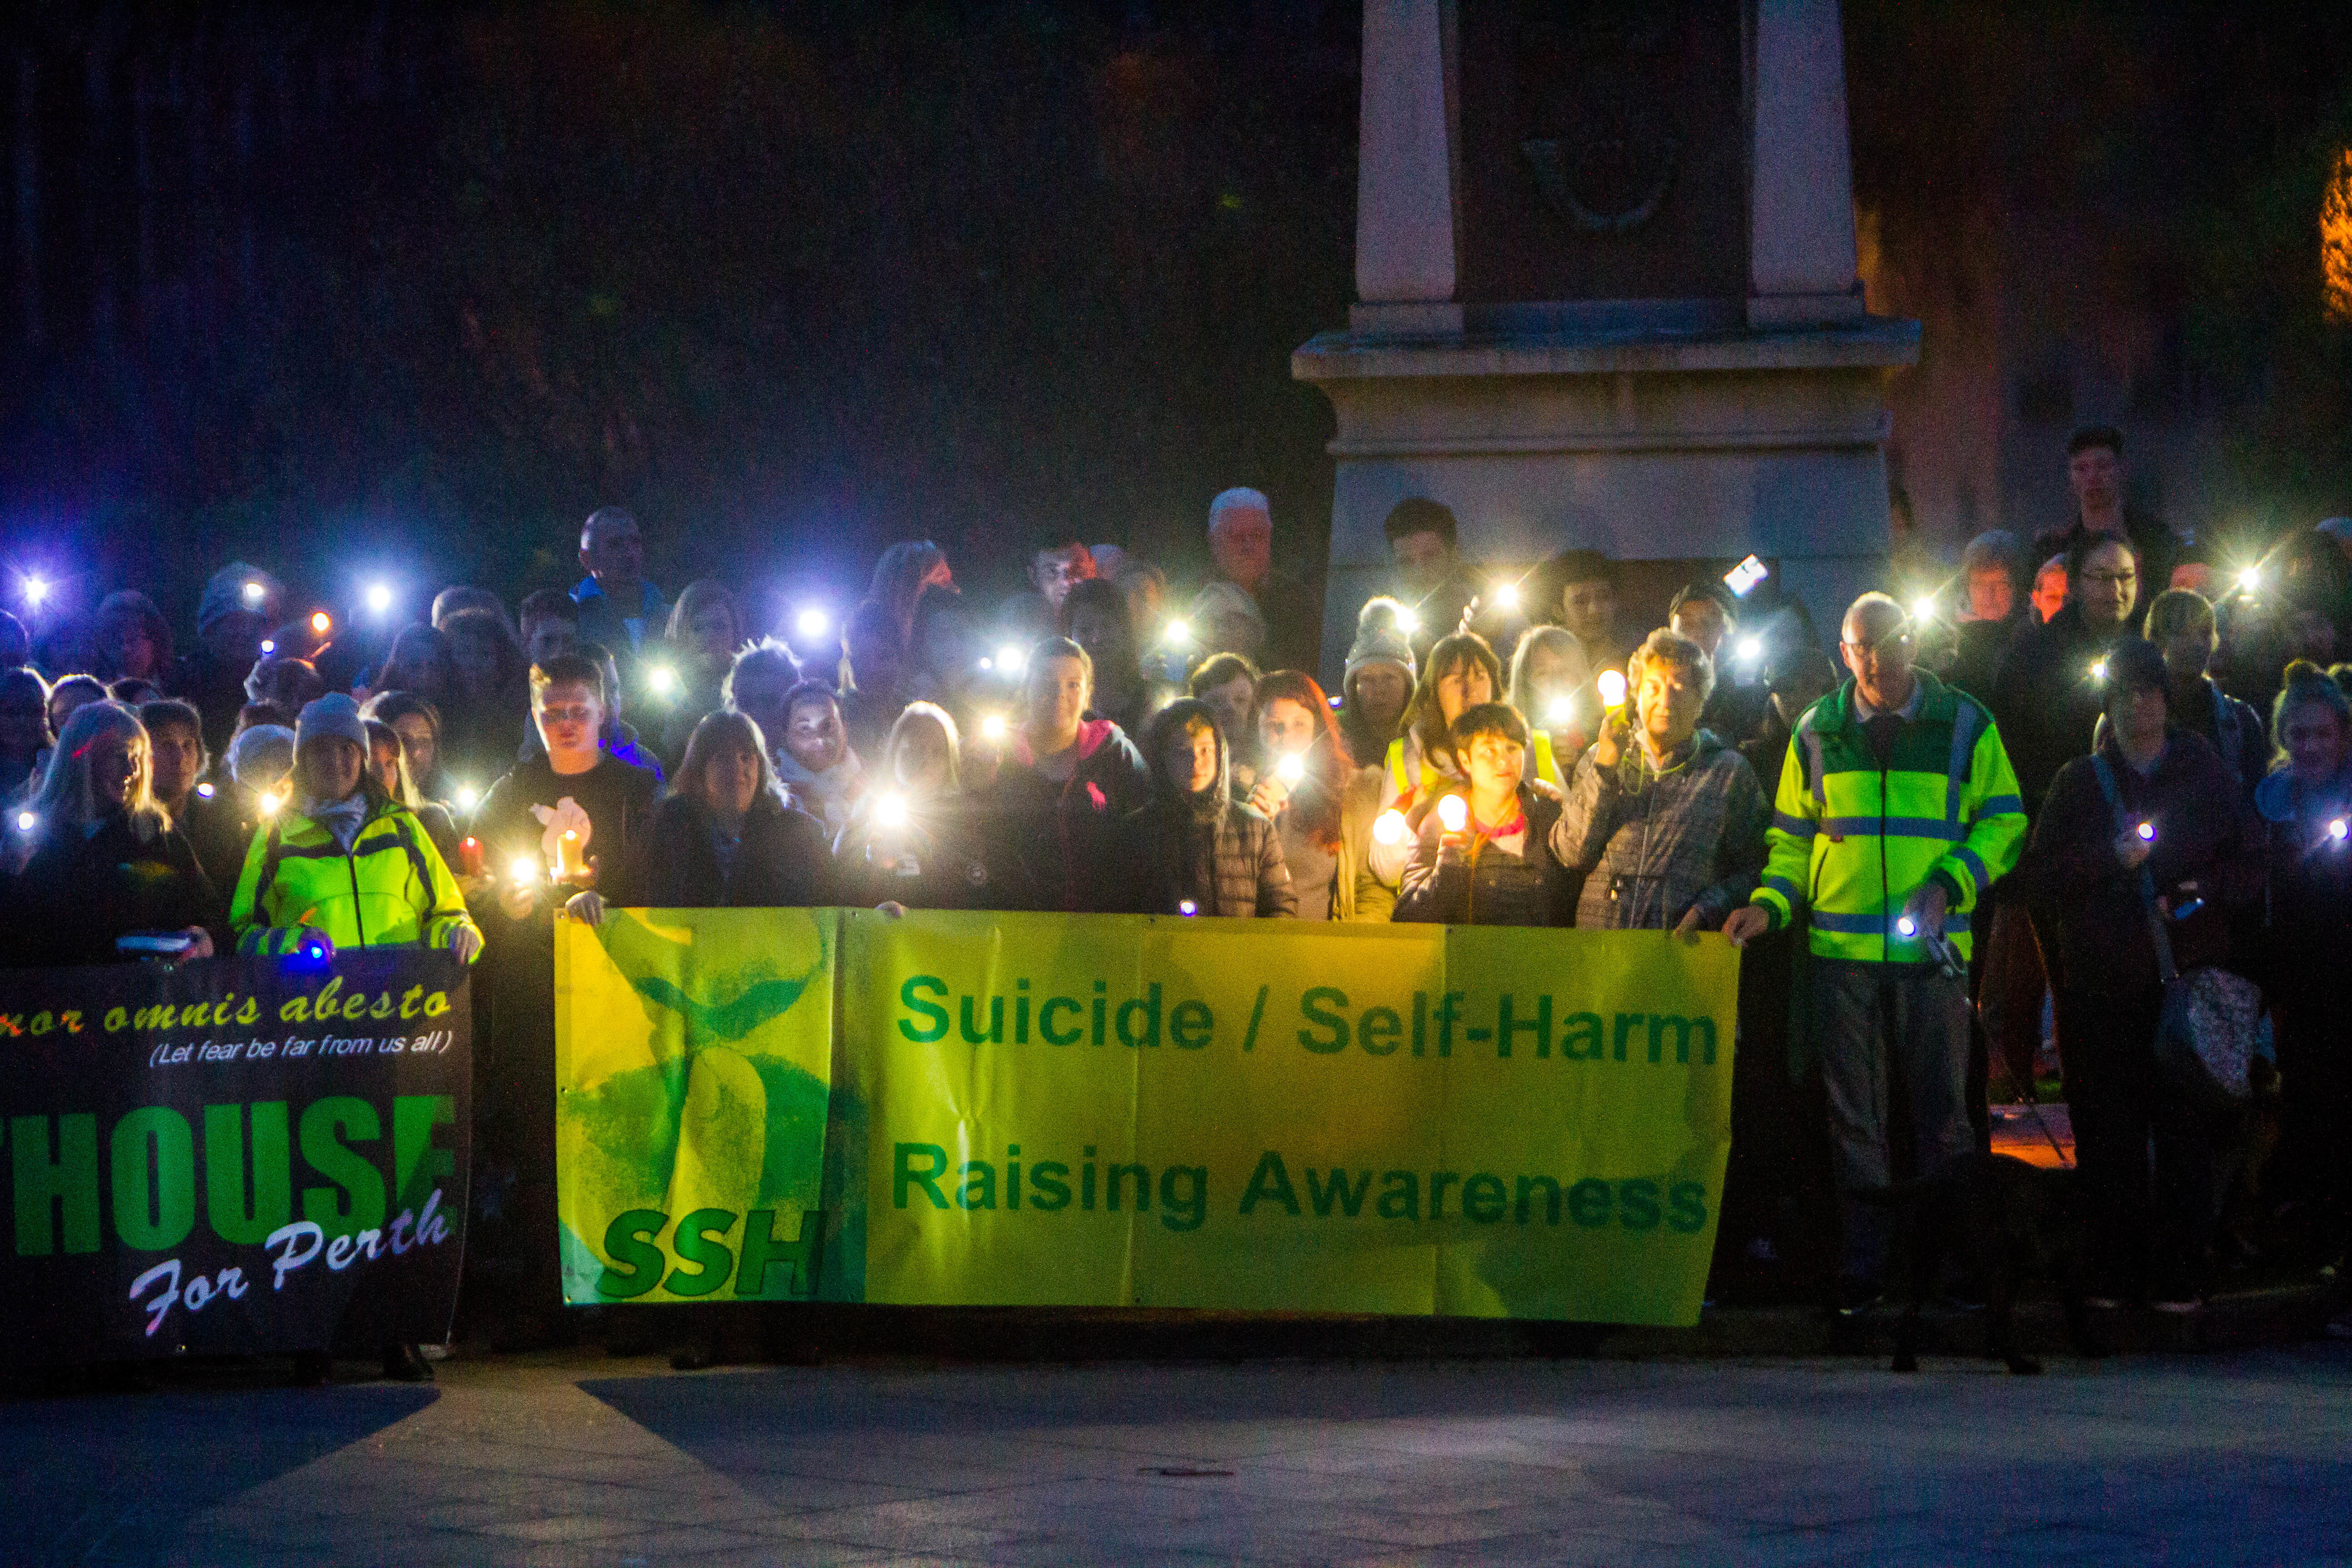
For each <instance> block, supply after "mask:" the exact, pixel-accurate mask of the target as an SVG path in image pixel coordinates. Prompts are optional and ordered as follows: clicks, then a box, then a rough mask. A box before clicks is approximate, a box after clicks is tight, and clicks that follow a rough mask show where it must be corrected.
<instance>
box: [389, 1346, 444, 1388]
mask: <svg viewBox="0 0 2352 1568" xmlns="http://www.w3.org/2000/svg"><path fill="white" fill-rule="evenodd" d="M383 1375H384V1376H386V1377H388V1378H390V1379H391V1380H392V1381H393V1382H394V1383H430V1382H432V1381H433V1363H431V1362H429V1361H426V1360H425V1356H424V1352H421V1351H419V1350H418V1349H417V1348H416V1347H415V1345H412V1344H406V1343H394V1344H389V1345H386V1346H384V1347H383Z"/></svg>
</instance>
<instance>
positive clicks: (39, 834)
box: [0, 701, 220, 968]
mask: <svg viewBox="0 0 2352 1568" xmlns="http://www.w3.org/2000/svg"><path fill="white" fill-rule="evenodd" d="M153 773H154V766H153V752H152V747H151V746H150V744H149V742H148V737H147V731H146V730H145V728H144V727H143V726H142V725H141V723H140V722H139V717H138V715H137V714H135V713H133V712H132V711H131V710H130V709H128V708H126V707H124V706H122V705H121V704H120V703H117V702H110V701H108V702H90V703H86V704H84V705H83V706H82V707H81V708H79V709H78V710H75V712H74V716H73V717H72V718H71V719H68V720H67V721H66V727H65V731H64V733H63V734H61V735H59V736H58V744H57V748H56V750H55V751H53V752H50V754H49V762H48V767H47V771H46V772H44V773H41V774H39V775H37V784H36V785H35V787H34V790H33V793H32V794H31V795H29V796H24V797H19V800H18V802H17V804H16V808H15V811H16V820H14V821H12V822H11V823H10V824H9V825H8V826H9V827H10V828H11V829H12V830H13V831H11V832H10V833H9V835H8V840H7V849H6V853H5V868H6V869H7V871H8V872H9V873H10V875H9V876H7V877H6V878H5V889H6V894H7V896H6V898H5V900H0V907H5V911H6V912H5V919H0V939H5V951H6V954H7V958H6V962H7V963H8V964H9V965H10V966H12V967H17V966H21V967H25V968H39V967H45V966H49V965H58V964H84V963H123V962H125V961H127V960H129V959H131V958H133V957H137V956H142V953H141V952H133V951H131V950H128V949H126V948H124V947H123V946H122V945H121V944H122V943H124V942H143V943H148V944H151V945H147V946H145V948H144V955H150V956H154V957H158V958H162V959H164V960H166V961H167V962H170V963H182V962H185V961H186V960H189V959H200V958H210V957H212V956H213V939H212V936H211V933H210V931H209V929H208V928H210V927H212V926H214V925H215V924H217V923H218V921H219V919H220V900H219V898H218V896H217V895H216V894H215V892H214V890H213V885H212V882H211V881H210V879H207V878H206V877H205V873H204V868H203V867H202V866H201V865H199V864H198V863H197V860H196V855H195V850H194V847H192V846H191V845H190V844H189V842H188V839H187V836H186V835H185V834H184V833H182V832H181V831H180V829H179V827H178V826H177V825H175V824H174V823H173V821H172V818H171V816H170V814H169V813H168V812H167V811H166V810H165V809H164V808H163V806H162V805H160V804H158V803H157V801H156V799H155V796H154V793H153V788H152V783H151V780H152V777H153Z"/></svg>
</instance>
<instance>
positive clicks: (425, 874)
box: [352, 809, 435, 919]
mask: <svg viewBox="0 0 2352 1568" xmlns="http://www.w3.org/2000/svg"><path fill="white" fill-rule="evenodd" d="M382 820H384V821H388V822H390V823H391V824H392V831H393V835H394V837H397V838H398V839H399V840H400V847H402V848H403V849H405V850H407V851H408V868H409V869H410V870H411V871H414V872H415V873H416V886H417V888H418V889H419V890H421V891H422V892H423V893H424V895H425V915H426V917H427V918H428V919H429V918H430V917H431V916H432V913H433V906H434V902H435V900H434V897H433V872H432V869H431V868H429V867H427V866H426V865H425V851H424V850H422V849H419V848H418V847H416V836H415V834H414V833H411V832H410V831H409V828H410V826H411V825H412V824H413V823H414V821H415V818H413V817H411V816H409V815H408V813H407V812H406V811H405V810H404V809H402V810H394V811H392V812H390V813H388V814H387V815H386V816H384V817H383V819H382ZM361 831H362V833H364V832H366V831H367V830H366V829H365V828H362V829H361ZM352 847H353V848H357V847H359V840H358V839H356V838H354V839H352Z"/></svg>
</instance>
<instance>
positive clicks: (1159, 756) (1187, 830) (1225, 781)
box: [1122, 699, 1298, 920]
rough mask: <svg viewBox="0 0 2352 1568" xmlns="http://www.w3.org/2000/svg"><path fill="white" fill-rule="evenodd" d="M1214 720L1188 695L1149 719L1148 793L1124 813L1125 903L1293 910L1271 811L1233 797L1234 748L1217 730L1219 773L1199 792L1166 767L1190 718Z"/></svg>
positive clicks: (1163, 911) (1239, 914) (1268, 912)
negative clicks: (1173, 742) (1141, 803)
mask: <svg viewBox="0 0 2352 1568" xmlns="http://www.w3.org/2000/svg"><path fill="white" fill-rule="evenodd" d="M1195 720H1207V721H1209V722H1210V724H1211V725H1212V727H1214V725H1215V720H1214V717H1213V715H1212V714H1211V713H1210V711H1209V709H1208V707H1207V705H1206V704H1204V703H1202V702H1199V701H1195V700H1190V699H1187V700H1184V701H1181V702H1177V703H1172V704H1171V705H1170V706H1169V707H1168V708H1166V709H1165V710H1162V711H1161V713H1160V716H1159V717H1158V718H1156V719H1154V720H1153V721H1152V723H1151V729H1150V732H1149V739H1148V740H1147V741H1146V742H1145V748H1144V749H1145V753H1146V756H1147V758H1148V760H1149V762H1150V767H1151V799H1150V802H1149V803H1147V804H1146V805H1144V806H1143V807H1142V808H1141V809H1140V810H1138V811H1136V812H1134V813H1132V814H1131V815H1129V817H1128V819H1127V822H1126V831H1125V834H1124V836H1123V843H1124V848H1125V850H1126V855H1125V858H1126V860H1127V864H1128V874H1127V875H1126V876H1125V877H1124V878H1122V881H1123V882H1124V883H1125V885H1126V893H1127V897H1128V899H1129V905H1128V907H1129V909H1130V910H1132V911H1133V912H1135V913H1137V914H1146V915H1184V914H1192V915H1223V916H1226V917H1228V918H1231V919H1241V920H1247V919H1250V918H1252V917H1255V916H1261V915H1264V916H1275V915H1280V916H1286V917H1296V916H1297V913H1298V889H1297V888H1295V887H1294V886H1292V885H1291V880H1290V869H1289V868H1288V867H1287V866H1286V865H1285V864H1284V863H1283V858H1282V835H1281V834H1280V833H1279V832H1278V831H1276V827H1275V825H1274V820H1273V818H1271V817H1269V816H1266V815H1265V813H1264V812H1262V811H1259V810H1257V809H1256V808H1255V807H1254V806H1251V805H1247V804H1245V803H1244V802H1242V801H1238V800H1235V799H1234V757H1233V750H1232V748H1231V747H1230V746H1229V745H1228V744H1227V743H1226V739H1225V733H1224V731H1223V730H1222V729H1219V730H1217V776H1216V778H1215V780H1214V781H1213V782H1212V783H1211V784H1210V785H1209V787H1208V788H1207V789H1205V790H1202V792H1201V793H1200V794H1199V795H1193V794H1192V793H1191V792H1190V791H1189V790H1188V789H1187V788H1186V787H1185V786H1186V784H1189V783H1190V782H1191V781H1190V780H1182V781H1180V780H1177V779H1174V778H1171V776H1170V775H1169V773H1168V762H1167V753H1168V742H1169V740H1170V738H1171V736H1172V735H1173V734H1174V733H1175V731H1177V730H1178V729H1180V728H1181V727H1183V726H1185V725H1187V724H1189V723H1192V721H1195Z"/></svg>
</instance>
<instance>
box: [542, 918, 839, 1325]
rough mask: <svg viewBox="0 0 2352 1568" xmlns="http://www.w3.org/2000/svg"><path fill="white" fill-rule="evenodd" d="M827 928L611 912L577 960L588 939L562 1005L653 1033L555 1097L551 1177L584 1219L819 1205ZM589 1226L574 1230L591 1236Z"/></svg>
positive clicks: (598, 1232)
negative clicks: (556, 1150)
mask: <svg viewBox="0 0 2352 1568" xmlns="http://www.w3.org/2000/svg"><path fill="white" fill-rule="evenodd" d="M832 934H833V927H832V922H831V921H827V920H823V919H814V918H811V917H809V916H807V915H805V914H802V913H801V912H799V911H793V912H791V913H785V912H784V911H762V912H761V913H759V914H757V915H755V914H753V912H752V911H744V910H698V911H693V912H691V913H690V914H688V912H686V911H677V912H676V913H675V914H673V913H672V912H670V911H661V912H657V913H655V914H652V915H639V914H633V913H627V912H623V911H614V913H613V914H612V915H611V916H610V917H609V918H608V919H607V920H606V921H604V925H603V926H602V927H601V928H600V929H599V930H598V931H597V932H596V933H595V936H594V938H593V943H592V944H589V945H587V946H585V947H584V949H583V954H582V955H583V957H584V956H585V955H586V954H587V953H593V952H594V951H595V949H596V948H598V947H601V948H602V949H603V950H604V959H606V960H609V964H610V966H609V967H603V966H601V965H598V966H596V967H597V968H600V969H601V974H602V978H594V977H593V976H592V975H589V974H584V973H583V974H582V975H581V976H579V979H578V982H577V984H580V985H581V986H582V987H583V988H582V989H580V990H578V991H576V992H575V1002H574V1005H580V1006H583V1007H584V1009H585V1010H586V1016H597V1017H601V1018H604V1019H607V1020H612V1021H614V1023H617V1022H618V1020H619V1017H620V1016H622V1014H623V1013H624V1012H625V1010H628V1009H629V1005H630V1003H631V1002H634V1003H635V1010H636V1011H639V1012H641V1013H642V1015H643V1016H644V1018H645V1021H646V1025H649V1026H651V1028H650V1033H649V1034H647V1035H644V1036H635V1037H634V1038H635V1040H636V1042H637V1043H636V1044H635V1045H633V1046H629V1047H625V1048H622V1049H619V1050H615V1051H611V1052H606V1053H602V1054H600V1056H599V1058H598V1059H597V1060H596V1062H595V1063H594V1065H593V1068H590V1069H589V1070H587V1071H584V1072H582V1073H580V1074H578V1075H577V1076H575V1077H574V1078H573V1079H572V1082H571V1083H570V1084H568V1085H567V1086H566V1087H565V1088H564V1089H563V1090H562V1094H561V1097H560V1102H559V1103H560V1122H561V1133H560V1135H561V1139H562V1148H563V1149H564V1151H565V1165H566V1170H565V1173H564V1175H563V1177H562V1180H563V1182H564V1184H565V1185H566V1186H567V1187H569V1188H570V1189H571V1190H572V1192H573V1193H574V1194H576V1196H577V1197H578V1198H579V1199H581V1200H583V1201H584V1203H585V1205H586V1207H585V1208H584V1209H583V1213H585V1214H589V1215H605V1216H610V1215H619V1214H623V1213H626V1212H630V1211H641V1210H651V1211H656V1212H658V1213H660V1214H662V1215H666V1216H667V1219H668V1220H670V1221H675V1220H676V1219H677V1218H678V1217H679V1216H681V1215H688V1214H698V1213H708V1212H712V1211H717V1212H723V1213H725V1214H730V1215H749V1214H751V1212H753V1211H754V1210H759V1209H768V1210H772V1211H780V1212H805V1211H808V1210H811V1209H814V1208H815V1207H816V1206H817V1203H818V1186H819V1183H820V1179H821V1175H822V1170H823V1165H822V1159H823V1151H824V1132H825V1112H826V1103H827V1097H828V1094H829V1092H830V1091H829V1087H828V1084H827V1081H826V1076H827V1075H826V1069H827V1068H829V1066H830V1061H831V1052H830V1041H831V1007H830V1003H831V999H832V993H831V976H832V958H833V952H832V950H833V942H832V940H831V938H832ZM624 987H625V989H624ZM630 1058H634V1060H631V1059H630ZM740 1223H741V1222H740V1221H739V1222H738V1224H739V1225H740ZM590 1224H591V1229H590V1230H589V1231H586V1232H583V1233H581V1235H580V1239H581V1240H583V1241H585V1242H591V1243H593V1242H596V1241H598V1240H601V1238H602V1236H603V1231H602V1229H601V1228H599V1227H598V1224H597V1222H593V1221H592V1222H590ZM784 1234H790V1231H789V1228H787V1230H786V1231H785V1232H784ZM668 1239H669V1238H668V1237H667V1235H665V1236H664V1237H663V1240H664V1242H665V1243H667V1240H668ZM577 1273H578V1271H577V1270H572V1271H569V1272H568V1273H567V1279H569V1280H571V1281H572V1284H571V1289H570V1291H569V1293H570V1294H571V1296H572V1299H573V1300H583V1299H593V1298H589V1297H587V1296H586V1295H584V1293H583V1287H588V1286H593V1280H581V1279H577V1278H575V1276H576V1275H577ZM651 1299H653V1300H661V1299H665V1296H664V1294H663V1293H656V1294H655V1295H654V1296H653V1297H652V1298H651Z"/></svg>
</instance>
